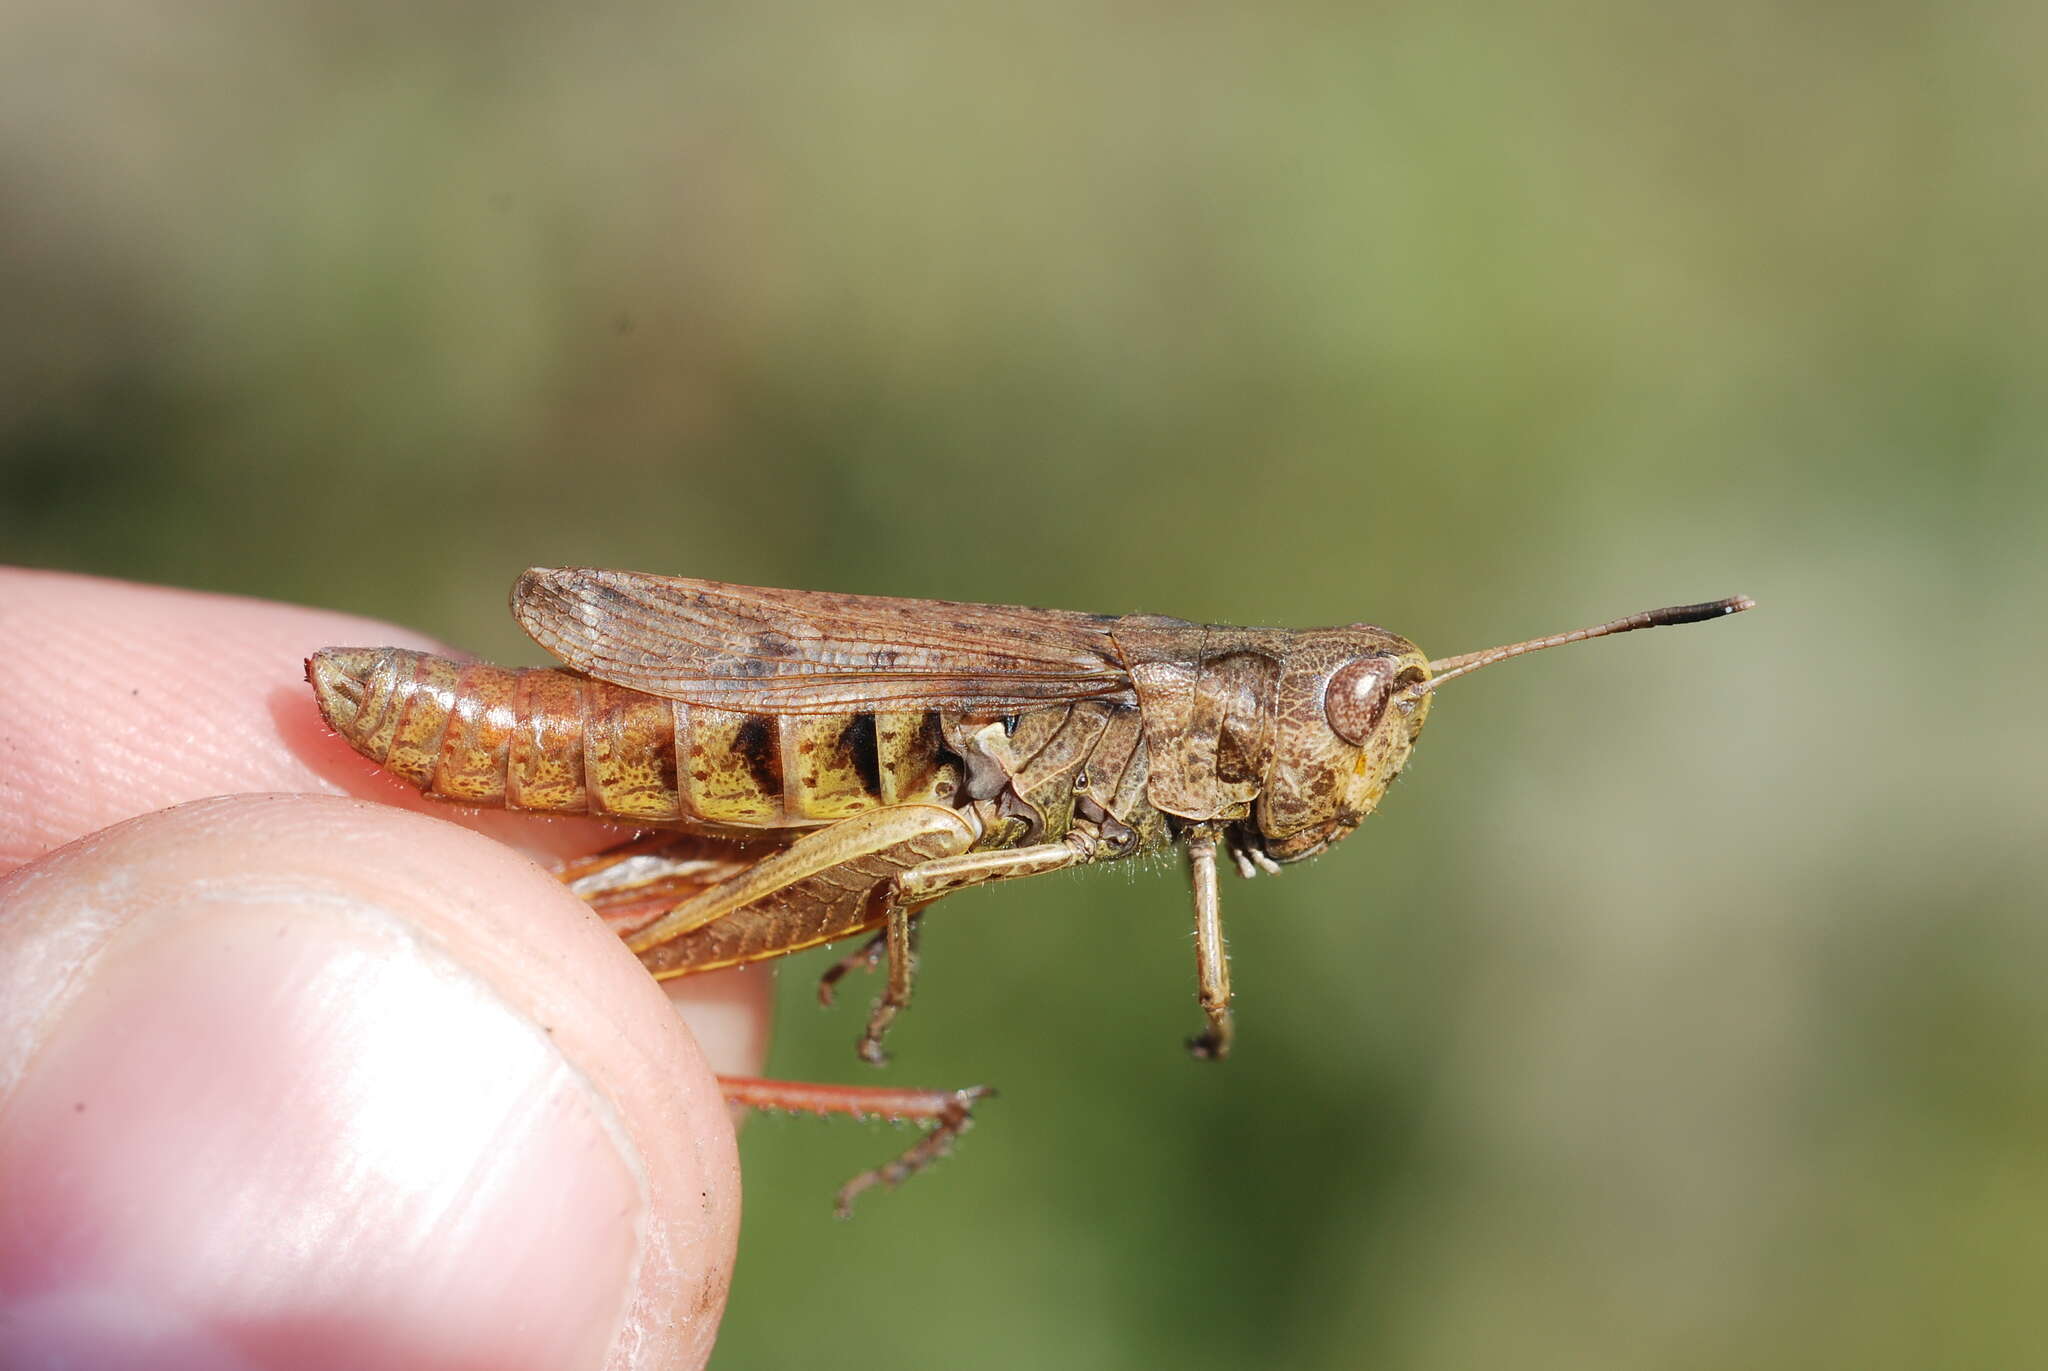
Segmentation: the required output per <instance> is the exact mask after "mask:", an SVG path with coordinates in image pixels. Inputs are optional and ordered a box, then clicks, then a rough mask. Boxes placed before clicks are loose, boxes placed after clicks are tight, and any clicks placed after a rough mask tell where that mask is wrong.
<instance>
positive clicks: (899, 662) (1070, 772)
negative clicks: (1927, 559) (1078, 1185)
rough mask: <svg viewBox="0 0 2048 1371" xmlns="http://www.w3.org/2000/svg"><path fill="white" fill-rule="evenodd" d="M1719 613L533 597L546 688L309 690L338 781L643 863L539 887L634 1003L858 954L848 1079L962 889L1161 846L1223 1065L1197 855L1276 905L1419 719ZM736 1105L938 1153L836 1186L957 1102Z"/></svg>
mask: <svg viewBox="0 0 2048 1371" xmlns="http://www.w3.org/2000/svg"><path fill="white" fill-rule="evenodd" d="M1753 604H1754V602H1753V601H1751V600H1749V599H1746V598H1742V597H1735V598H1731V599H1726V600H1716V601H1713V602H1711V603H1707V604H1697V605H1684V606H1679V607H1676V608H1672V609H1659V610H1652V611H1649V612H1647V613H1643V614H1637V615H1633V616H1631V617H1629V618H1626V619H1617V620H1615V621H1614V622H1612V623H1608V624H1603V625H1600V626H1599V627H1597V628H1588V629H1580V630H1578V631H1576V632H1572V633H1562V634H1558V635H1555V636H1553V637H1548V638H1538V639H1532V640H1530V641H1528V642H1521V643H1514V644H1511V645H1508V646H1505V647H1497V648H1490V649H1488V650H1486V651H1484V652H1472V653H1466V654H1463V655H1461V656H1457V657H1445V658H1439V659H1437V660H1434V661H1432V660H1430V659H1429V658H1428V657H1425V656H1424V655H1423V654H1422V653H1421V651H1419V650H1418V649H1417V648H1416V647H1415V645H1414V644H1413V643H1410V642H1409V641H1408V640H1407V639H1405V638H1402V637H1400V636H1399V635H1397V634H1394V633H1390V632H1388V631H1387V630H1385V629H1383V628H1378V627H1375V626H1373V625H1371V624H1352V625H1350V626H1348V627H1344V628H1319V629H1276V628H1231V627H1225V626H1221V625H1213V624H1193V623H1188V622H1185V621H1183V620H1180V619H1169V618H1162V617H1158V616H1153V615H1125V616H1121V617H1118V616H1114V615H1099V614H1078V613H1073V612H1069V611H1064V610H1049V609H1025V608H1017V607H1012V606H1002V605H976V604H956V603H952V602H950V601H945V600H897V599H885V598H881V597H877V596H865V595H840V594H831V593H827V592H822V591H793V590H762V589H756V588H753V587H748V586H735V585H725V584H721V583H719V582H715V581H698V580H689V579H684V578H680V577H667V576H649V575H641V574H637V573H633V572H622V571H599V570H553V569H546V568H536V569H534V570H531V571H528V572H527V573H526V574H525V575H524V576H522V577H520V579H519V583H518V585H517V586H515V587H514V588H513V591H512V612H513V614H514V615H516V616H517V618H518V620H519V623H520V625H521V626H522V627H523V628H524V629H525V630H526V632H527V633H528V634H530V635H531V636H532V637H533V639H534V641H536V642H538V643H539V644H540V645H541V646H542V647H544V648H546V649H547V650H548V651H549V652H550V653H552V654H553V655H554V656H555V657H557V658H558V659H560V660H561V661H562V662H564V663H566V664H567V665H568V667H569V668H570V669H568V670H561V669H556V668H524V669H515V668H506V667H497V666H489V665H485V664H482V663H473V662H463V661H457V660H454V659H451V658H448V657H440V656H434V655H431V654H428V653H422V652H414V651H408V650H406V649H402V648H328V649H326V650H324V651H322V652H320V653H317V654H316V655H315V656H314V657H313V658H312V659H311V660H310V661H309V662H308V663H307V679H308V680H309V681H310V682H311V683H312V685H313V688H314V691H315V694H316V695H317V696H318V699H319V704H320V710H321V712H322V713H323V714H324V715H325V716H326V718H327V721H328V723H330V724H331V725H332V726H333V727H334V729H335V730H336V731H337V732H339V733H340V734H341V735H342V736H343V737H344V738H346V739H347V740H348V741H349V743H350V744H351V745H353V746H354V747H355V749H356V750H357V751H359V752H361V753H362V754H363V755H364V756H366V757H368V758H370V759H371V760H372V761H374V762H376V763H378V764H379V765H380V766H382V767H383V768H384V769H386V770H387V771H390V772H392V773H393V774H395V775H397V776H399V777H402V778H403V779H404V780H406V781H407V782H409V783H411V784H412V785H414V786H417V787H418V788H419V789H420V790H422V791H423V792H425V793H426V794H428V795H430V796H434V797H437V798H440V799H444V800H450V801H453V802H455V803H458V804H467V805H482V806H493V807H503V808H507V809H517V810H525V811H528V812H531V813H537V814H576V815H589V816H594V817H597V818H600V819H609V820H615V821H617V822H620V823H625V824H631V825H634V826H635V827H637V828H640V829H645V830H652V831H654V836H652V837H649V838H642V839H638V840H636V841H634V842H631V843H627V844H625V845H623V846H621V847H618V848H614V849H612V850H611V851H609V852H606V853H601V854H599V855H598V856H596V857H593V858H589V859H585V860H584V861H581V862H575V863H570V864H568V865H566V866H564V867H563V868H562V869H561V872H560V874H561V876H562V878H563V879H564V880H565V881H567V882H568V883H569V884H570V887H571V888H572V889H573V890H575V891H576V892H577V893H578V894H579V895H581V896H583V897H584V898H585V899H586V900H588V901H590V903H591V904H592V905H594V906H595V907H596V908H597V909H598V910H599V911H600V912H601V913H603V914H605V915H606V916H607V917H608V918H611V919H612V920H614V921H615V923H616V924H618V925H619V926H620V927H621V929H622V932H623V934H624V936H625V938H626V941H627V945H628V946H629V947H631V948H632V950H633V951H634V952H635V953H637V954H638V955H639V957H640V959H641V961H642V962H644V963H645V964H646V966H647V968H648V970H650V971H651V972H653V973H654V975H655V976H657V977H661V978H667V977H674V976H686V975H690V974H692V973H695V972H700V971H711V970H716V969H718V968H721V967H728V966H736V965H740V964H742V963H746V962H753V961H759V960H762V959H765V958H770V957H779V956H782V955H784V954H785V953H790V952H795V951H798V950H800V949H803V948H807V947H814V946H817V945H818V944H821V943H829V942H833V941H835V940H837V939H841V938H846V937H850V936H853V935H855V934H859V933H865V932H871V931H873V930H877V929H879V930H880V932H879V934H877V935H876V937H875V938H874V939H873V941H871V942H870V943H869V944H868V945H867V946H865V947H864V948H862V949H861V950H860V951H859V952H856V953H854V954H853V955H852V956H850V957H847V958H845V959H843V960H842V961H841V962H840V963H839V964H838V965H836V966H835V967H833V968H832V969H831V970H830V971H828V972H827V973H826V975H825V977H824V979H823V981H822V982H821V983H820V994H821V997H822V998H825V999H826V1000H827V1002H828V1003H829V1001H830V997H831V993H832V988H833V986H834V984H835V983H836V982H837V981H838V980H839V979H840V977H841V976H843V975H844V974H845V973H846V972H847V971H848V970H849V969H851V968H853V967H855V966H858V965H861V964H863V963H865V964H869V965H872V964H874V963H875V962H877V961H879V960H881V959H882V958H884V957H886V959H887V963H888V976H887V982H886V987H885V989H884V991H883V993H882V995H881V997H880V998H879V999H878V1000H877V1001H876V1003H875V1006H874V1009H873V1011H872V1012H871V1013H870V1015H869V1017H868V1022H867V1027H866V1031H865V1032H864V1033H863V1034H862V1037H861V1039H860V1054H861V1056H863V1057H864V1058H866V1059H867V1060H869V1061H872V1062H880V1061H882V1060H884V1055H883V1052H882V1039H883V1036H884V1034H885V1033H886V1032H887V1030H888V1028H889V1025H890V1022H891V1020H893V1019H894V1018H895V1016H896V1014H897V1013H898V1012H899V1011H900V1010H901V1009H903V1007H904V1006H905V1005H907V1004H908V1003H909V1001H910V990H911V979H912V973H913V970H914V967H915V949H914V942H913V934H914V932H915V928H916V920H917V919H918V917H919V915H920V913H921V912H922V911H923V910H924V909H925V908H926V907H927V906H929V905H930V904H931V903H932V902H933V901H934V900H936V899H938V898H939V897H940V896H942V895H947V894H950V893H952V892H954V891H956V890H961V889H964V888H966V887H968V886H973V885H982V884H986V883H988V882H991V881H998V880H1007V879H1010V878H1013V877H1017V876H1033V875H1037V874H1039V873H1040V872H1046V871H1058V870H1061V869H1063V868H1066V867H1072V866H1081V865H1086V864H1089V863H1094V862H1102V861H1113V860H1119V859H1122V858H1125V857H1132V856H1137V855H1140V854H1143V853H1150V852H1157V851H1160V850H1162V849H1165V848H1168V847H1170V846H1174V845H1178V846H1181V847H1183V848H1184V849H1185V850H1186V852H1187V858H1188V867H1189V872H1190V875H1191V877H1192V880H1193V885H1194V907H1195V960H1196V971H1197V985H1198V989H1199V1002H1200V1004H1201V1008H1202V1013H1203V1015H1204V1016H1205V1019H1206V1027H1205V1028H1204V1030H1203V1032H1202V1033H1201V1034H1200V1035H1199V1036H1198V1037H1196V1038H1194V1039H1193V1040H1192V1041H1191V1042H1190V1043H1189V1047H1190V1049H1191V1050H1192V1051H1193V1052H1194V1054H1195V1055H1196V1056H1197V1057H1205V1058H1211V1059H1214V1058H1221V1057H1223V1056H1225V1055H1227V1054H1228V1053H1229V1051H1230V1047H1231V1040H1232V1034H1233V1030H1232V1020H1231V1012H1230V974H1229V964H1228V961H1227V959H1226V955H1225V951H1224V942H1223V925H1222V920H1221V916H1220V912H1219V906H1218V900H1217V879H1216V867H1217V850H1218V848H1219V847H1221V848H1222V849H1224V850H1226V851H1227V852H1228V853H1229V855H1230V857H1231V859H1232V861H1233V862H1234V863H1235V865H1236V867H1237V869H1238V871H1239V872H1240V873H1241V874H1242V875H1244V876H1253V875H1256V874H1257V873H1259V872H1261V871H1268V872H1271V871H1278V870H1279V869H1280V868H1281V867H1283V866H1285V865H1287V864H1288V863H1291V862H1297V861H1301V860H1302V859H1304V858H1307V857H1312V856H1314V855H1315V854H1317V853H1319V852H1321V851H1323V850H1324V849H1325V848H1327V847H1329V846H1330V845H1331V844H1332V843H1334V842H1336V841H1337V840H1339V839H1340V838H1343V837H1344V836H1345V835H1347V834H1349V833H1350V832H1351V831H1352V830H1353V829H1355V828H1357V827H1358V825H1359V823H1360V822H1361V821H1362V820H1363V819H1364V818H1365V816H1366V815H1367V814H1369V813H1371V812H1372V810H1373V808H1374V807H1375V806H1376V805H1378V803H1379V801H1380V797H1381V796H1382V795H1384V794H1385V793H1386V789H1387V786H1388V784H1389V783H1391V782H1392V781H1393V779H1394V777H1395V776H1396V775H1397V774H1398V773H1399V772H1400V770H1401V768H1402V766H1403V764H1405V763H1406V762H1407V760H1408V754H1409V751H1410V750H1411V749H1412V748H1413V747H1414V745H1415V739H1416V736H1417V735H1418V734H1419V733H1420V732H1421V731H1422V724H1423V720H1424V719H1425V718H1426V717H1427V716H1428V713H1429V705H1430V698H1431V695H1432V693H1433V692H1434V691H1435V690H1436V689H1437V688H1438V687H1440V686H1442V685H1443V683H1444V682H1446V681H1448V680H1452V679H1454V678H1456V677H1458V676H1462V675H1465V674H1466V673H1467V672H1471V671H1476V670H1478V669H1479V668H1480V667H1483V666H1488V665H1491V664H1492V663H1494V662H1499V661H1504V660H1506V659H1507V658H1509V657H1515V656H1519V655H1521V654H1522V653H1525V652H1533V651H1535V650H1537V649H1539V648H1545V647H1553V646H1556V645H1558V644H1562V643H1570V642H1578V641H1580V640H1582V639H1586V638H1595V637H1600V636H1603V635H1605V634H1610V633H1624V632H1628V631H1629V630H1632V629H1638V628H1651V627H1655V626H1658V625H1662V624H1684V623H1694V622H1697V621H1700V620H1704V619H1713V618H1719V617H1720V616H1722V615H1726V614H1733V613H1735V612H1737V611H1739V610H1744V609H1748V608H1751V607H1752V605H1753ZM725 1085H726V1089H727V1093H728V1096H729V1097H730V1098H732V1099H735V1100H737V1101H739V1102H741V1103H746V1104H753V1105H761V1106H767V1107H781V1108H793V1109H802V1110H808V1111H816V1112H842V1113H874V1114H882V1115H886V1116H891V1117H910V1118H917V1119H920V1120H922V1121H924V1122H927V1123H929V1124H930V1125H932V1130H931V1132H930V1133H929V1134H928V1135H927V1136H926V1138H925V1139H924V1140H923V1141H921V1142H920V1143H919V1144H918V1145H917V1146H916V1147H913V1148H912V1149H911V1151H910V1152H908V1153H906V1154H905V1155H904V1156H903V1157H902V1158H899V1159H898V1160H897V1161H895V1162H892V1163H890V1164H889V1165H888V1166H885V1167H882V1168H879V1169H877V1170H875V1171H870V1172H866V1173H864V1174H863V1175H861V1176H858V1177H856V1178H855V1179H854V1180H853V1181H851V1182H849V1184H848V1185H847V1187H846V1188H845V1189H844V1190H842V1192H841V1195H840V1207H841V1210H842V1212H843V1211H844V1209H845V1207H846V1206H847V1204H848V1203H850V1201H851V1199H852V1197H853V1195H855V1194H857V1193H858V1192H859V1191H860V1190H862V1189H865V1188H866V1187H867V1186H869V1185H872V1184H874V1183H876V1182H877V1181H881V1182H886V1183H888V1184H895V1183H896V1182H897V1181H899V1180H901V1179H902V1178H903V1177H905V1176H907V1175H909V1174H910V1173H911V1172H913V1171H915V1170H917V1169H918V1168H920V1167H921V1166H923V1165H925V1164H926V1163H927V1162H929V1161H930V1160H932V1159H933V1158H934V1157H936V1156H938V1155H940V1154H941V1153H943V1151H944V1150H945V1149H946V1147H947V1146H948V1145H949V1144H950V1141H951V1139H952V1138H953V1137H955V1136H957V1135H958V1134H959V1132H960V1131H961V1130H962V1129H964V1128H965V1127H966V1126H967V1124H968V1123H969V1121H970V1114H969V1108H970V1106H971V1104H972V1102H973V1101H974V1099H975V1098H977V1097H978V1096H979V1095H981V1094H983V1093H985V1092H984V1091H982V1090H980V1089H978V1088H977V1089H974V1090H967V1091H936V1092H926V1091H901V1090H874V1089H861V1088H857V1087H843V1086H807V1085H799V1084H796V1083H792V1082H770V1081H757V1080H751V1079H744V1080H742V1079H729V1080H727V1081H726V1082H725Z"/></svg>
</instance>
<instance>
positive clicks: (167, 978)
mask: <svg viewBox="0 0 2048 1371" xmlns="http://www.w3.org/2000/svg"><path fill="white" fill-rule="evenodd" d="M385 644H392V645H398V646H416V647H429V648H431V647H434V646H435V645H434V644H432V643H429V642H426V641H424V640H422V639H421V638H420V637H419V636H418V635H416V634H411V633H407V632H405V631H403V630H400V629H396V628H392V627H390V626H388V625H383V624H378V623H374V622H370V621H365V620H360V619H353V618H348V617H346V616H342V615H336V614H329V613H324V612H320V611H314V610H306V609H298V608H293V607H289V606H283V605H275V604H268V603H264V602H259V601H249V600H238V599H231V598H227V597H220V596H209V595H198V594H190V593H185V592H179V591H170V590H161V589H155V588H149V587H142V586H135V585H128V584H123V583H118V582H109V581H99V580H92V579H87V578H82V577H73V576H64V575H57V574H52V573H43V572H29V571H19V570H10V569H5V568H0V1365H45V1364H47V1365H54V1366H81V1367H83V1366H91V1367H95V1368H104V1369H105V1371H120V1369H121V1368H127V1367H137V1368H140V1367H149V1368H154V1369H157V1371H162V1369H164V1368H173V1369H175V1368H184V1367H195V1368H196V1367H207V1368H222V1367H248V1368H268V1367H293V1368H325V1367H337V1368H339V1367H361V1366H391V1367H407V1368H414V1367H418V1368H441V1367H448V1368H455V1367H464V1368H469V1367H491V1368H524V1367H534V1368H548V1371H565V1369H567V1368H582V1367H591V1368H596V1367H607V1368H611V1367H617V1368H625V1367H634V1368H639V1367H689V1366H697V1365H701V1364H702V1363H703V1361H704V1360H705V1358H706V1357H707V1356H708V1355H709V1352H710V1347H711V1341H712V1337H713V1334H714V1333H715V1331H716V1327H717V1322H718V1317H719V1314H720V1312H721V1311H722V1309H723V1305H724V1299H725V1292H726V1287H727V1282H728V1280H729V1277H730V1273H731V1270H732V1262H733V1250H734V1242H735V1238H736V1234H737V1229H738V1218H739V1174H738V1167H737V1161H736V1155H735V1151H734V1143H733V1136H732V1125H731V1122H730V1119H729V1116H728V1113H727V1111H726V1109H725V1107H724V1105H723V1103H722V1101H721V1099H720V1097H719V1093H718V1087H717V1083H716V1081H715V1079H714V1078H713V1076H712V1074H711V1073H712V1071H713V1069H717V1070H721V1071H726V1072H730V1073H740V1074H746V1073H751V1072H754V1071H756V1070H758V1068H759V1064H760V1059H761V1056H762V1053H763V1050H764V1047H765V1040H766V1021H767V1020H766V1016H767V991H768V988H769V981H768V978H767V977H766V976H764V975H761V974H759V973H758V972H755V973H724V974H721V975H716V976H704V977H694V978H689V979H687V980H685V981H682V982H680V983H677V984H675V986H674V988H673V990H672V992H671V994H670V995H665V994H664V991H663V988H662V987H660V986H658V985H656V983H655V982H654V981H652V980H651V979H649V978H648V976H647V975H646V973H645V972H644V971H643V970H642V969H641V967H640V966H639V964H638V962H637V961H635V960H634V958H633V957H632V956H631V955H630V954H628V953H627V952H626V951H625V949H624V947H623V946H622V945H621V944H620V943H619V941H618V939H617V938H616V937H614V936H613V935H612V934H611V933H610V932H608V931H607V930H606V929H605V928H604V926H603V925H602V923H601V922H599V921H598V920H597V919H596V918H595V917H594V916H593V915H592V914H591V913H590V912H589V910H588V909H587V908H586V907H585V906H583V905H582V904H581V903H580V902H579V901H577V900H576V899H574V898H573V897H571V896H570V895H569V894H568V893H567V892H566V891H564V890H563V889H562V887H561V886H560V885H559V884H557V883H556V882H555V881H554V880H553V879H551V878H550V877H549V876H548V875H547V874H546V872H544V871H543V870H541V869H540V867H539V866H537V865H536V864H535V863H536V862H545V861H549V860H553V859H555V858H558V857H561V856H565V855H571V854H576V853H582V852H588V851H592V850H595V849H596V848H598V847H601V846H604V845H606V844H607V843H609V842H613V841H616V840H617V839H618V837H619V836H620V834H619V832H618V830H616V829H611V828H606V827H603V826H600V825H596V824H591V823H586V822H580V821H548V820H535V819H531V818H526V817H521V816H514V815H505V814H490V813H479V812H471V811H464V810H459V809H453V808H449V807H446V806H440V805H435V804H433V803H432V802H429V801H425V800H423V799H421V798H420V797H419V796H417V795H416V794H414V793H413V792H411V791H410V790H407V789H405V788H404V787H402V786H399V785H397V784H396V783H394V782H392V781H390V780H389V779H388V778H386V777H383V776H381V775H380V774H378V773H377V772H376V771H375V770H374V768H372V767H370V765H369V764H368V763H367V762H364V761H363V760H362V759H361V758H359V757H357V756H355V754H354V753H352V752H350V751H349V750H348V748H347V747H346V746H345V745H344V744H342V743H341V742H340V741H339V740H338V739H335V738H333V737H332V736H331V735H329V734H328V732H327V731H326V729H325V726H324V725H323V724H321V722H320V721H319V718H318V715H317V714H316V712H315V711H314V709H313V706H312V701H311V696H310V694H309V692H308V691H307V690H306V688H305V685H304V682H303V680H302V678H301V663H302V661H303V659H304V658H305V657H306V656H307V655H309V654H310V653H311V652H313V651H314V650H316V649H318V648H321V647H327V646H333V645H363V646H382V645H385ZM208 797H212V798H208ZM677 1011H680V1013H678V1012H677ZM692 1030H694V1035H693V1032H692Z"/></svg>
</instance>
